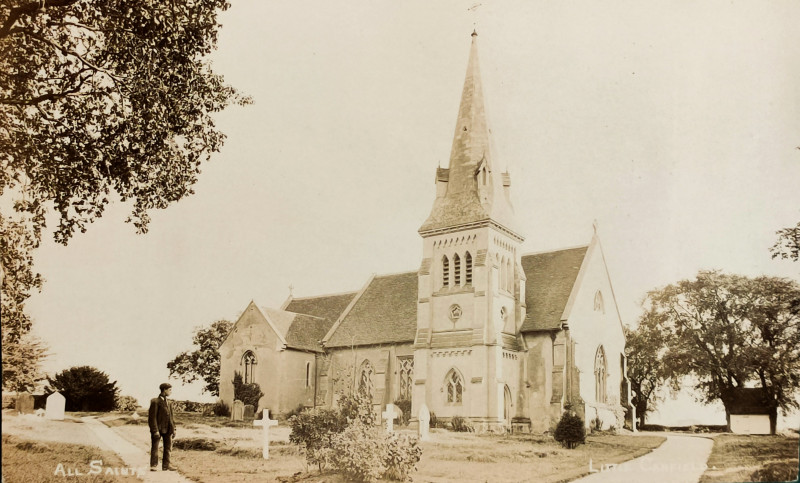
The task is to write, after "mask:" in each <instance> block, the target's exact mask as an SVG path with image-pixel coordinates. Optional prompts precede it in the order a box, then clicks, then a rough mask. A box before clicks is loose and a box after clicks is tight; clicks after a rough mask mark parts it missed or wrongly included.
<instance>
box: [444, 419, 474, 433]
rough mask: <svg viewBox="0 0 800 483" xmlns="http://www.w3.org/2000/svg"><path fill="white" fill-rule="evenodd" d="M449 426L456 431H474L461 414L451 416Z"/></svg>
mask: <svg viewBox="0 0 800 483" xmlns="http://www.w3.org/2000/svg"><path fill="white" fill-rule="evenodd" d="M450 427H451V429H452V430H453V431H455V432H457V433H471V432H473V431H475V429H474V428H473V427H472V425H471V424H469V421H467V420H466V419H464V418H462V417H461V416H453V419H451V420H450Z"/></svg>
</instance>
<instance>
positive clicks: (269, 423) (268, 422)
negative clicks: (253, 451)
mask: <svg viewBox="0 0 800 483" xmlns="http://www.w3.org/2000/svg"><path fill="white" fill-rule="evenodd" d="M277 425H278V421H276V420H273V419H270V418H269V409H266V408H264V411H263V419H256V420H255V421H253V426H261V427H262V428H263V430H264V431H263V434H262V438H263V440H262V444H263V445H264V449H263V450H262V451H261V455H262V456H263V457H264V459H265V460H268V459H269V428H271V427H273V426H277Z"/></svg>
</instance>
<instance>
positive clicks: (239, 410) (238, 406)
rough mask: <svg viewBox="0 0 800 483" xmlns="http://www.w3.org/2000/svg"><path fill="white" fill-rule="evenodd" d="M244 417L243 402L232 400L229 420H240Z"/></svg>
mask: <svg viewBox="0 0 800 483" xmlns="http://www.w3.org/2000/svg"><path fill="white" fill-rule="evenodd" d="M242 419H244V403H243V402H242V401H240V400H238V399H237V400H235V401H233V409H231V421H241V420H242Z"/></svg>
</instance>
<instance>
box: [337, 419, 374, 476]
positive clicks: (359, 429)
mask: <svg viewBox="0 0 800 483" xmlns="http://www.w3.org/2000/svg"><path fill="white" fill-rule="evenodd" d="M332 439H333V451H334V453H335V454H336V458H334V459H333V464H334V466H335V467H336V469H337V470H338V471H339V472H340V473H342V474H343V475H345V476H346V477H348V478H349V479H351V480H354V481H375V480H377V479H378V478H379V477H380V476H381V475H382V474H383V472H384V471H386V466H385V465H386V463H385V459H386V449H387V447H386V445H385V444H383V441H382V440H383V439H384V438H383V430H382V429H381V428H377V427H375V426H367V425H366V424H364V423H362V422H361V421H358V420H356V421H353V422H352V423H351V424H350V425H348V426H347V427H346V428H345V429H344V431H342V432H341V433H339V434H336V435H335V436H334V437H333V438H332Z"/></svg>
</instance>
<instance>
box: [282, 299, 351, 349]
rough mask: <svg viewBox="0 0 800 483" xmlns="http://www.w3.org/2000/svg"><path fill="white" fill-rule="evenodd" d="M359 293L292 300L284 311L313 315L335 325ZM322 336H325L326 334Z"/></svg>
mask: <svg viewBox="0 0 800 483" xmlns="http://www.w3.org/2000/svg"><path fill="white" fill-rule="evenodd" d="M357 293H358V292H347V293H342V294H335V295H320V296H318V297H304V298H292V299H291V300H290V301H289V303H288V304H286V307H284V308H283V309H284V310H286V311H287V312H294V313H296V314H305V315H313V316H314V317H319V318H320V319H325V320H328V321H330V323H331V325H333V323H334V322H336V320H337V319H338V318H339V316H340V315H342V312H344V309H346V308H347V306H348V305H349V304H350V302H351V301H352V300H353V297H355V296H356V294H357ZM328 329H330V326H328ZM322 335H323V336H324V335H325V334H322ZM320 339H321V337H320Z"/></svg>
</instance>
